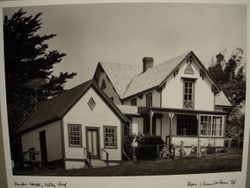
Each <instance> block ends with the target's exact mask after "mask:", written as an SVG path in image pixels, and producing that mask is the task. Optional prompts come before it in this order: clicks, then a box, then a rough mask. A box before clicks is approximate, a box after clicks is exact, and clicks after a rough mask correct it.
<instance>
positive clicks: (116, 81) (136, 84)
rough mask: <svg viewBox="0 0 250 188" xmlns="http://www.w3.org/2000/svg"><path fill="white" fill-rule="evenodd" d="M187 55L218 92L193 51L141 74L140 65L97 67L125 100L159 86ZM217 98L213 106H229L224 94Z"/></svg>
mask: <svg viewBox="0 0 250 188" xmlns="http://www.w3.org/2000/svg"><path fill="white" fill-rule="evenodd" d="M189 55H193V56H194V57H195V58H196V59H197V62H198V64H199V65H200V66H201V67H202V69H203V70H204V72H205V74H206V76H207V78H208V79H209V80H210V82H211V83H212V84H213V85H214V86H215V87H216V88H217V90H219V89H218V87H217V84H216V83H215V82H214V81H213V80H212V79H211V78H210V76H209V73H208V71H207V69H206V68H205V67H204V65H203V64H202V63H201V62H200V60H199V59H198V57H197V56H196V55H195V54H194V52H193V51H189V52H186V53H184V54H182V55H179V56H177V57H174V58H172V59H170V60H168V61H166V62H164V63H161V64H158V65H155V66H154V67H152V68H150V69H148V70H147V71H146V72H145V73H143V72H142V65H140V66H138V65H129V64H127V65H124V64H114V63H99V64H98V66H99V67H100V66H101V67H102V68H103V70H104V71H105V72H106V74H107V77H108V78H109V80H110V81H111V83H112V85H113V87H114V89H115V91H116V92H117V94H118V95H119V97H120V99H126V98H129V97H132V96H134V95H136V94H138V93H141V92H144V91H146V90H149V89H152V88H156V87H159V86H161V85H162V84H163V83H164V81H165V80H166V79H167V78H168V77H169V76H170V75H171V73H173V72H174V71H175V70H176V69H177V68H178V67H179V65H180V64H182V62H183V61H184V60H185V58H186V57H188V56H189ZM97 69H98V68H97ZM95 75H96V73H95ZM220 93H222V92H220ZM217 97H218V98H217ZM217 97H215V98H217V99H215V101H216V103H215V105H221V106H229V104H230V102H229V101H228V99H227V98H226V97H225V95H224V93H222V94H220V95H218V96H217ZM220 99H222V100H220ZM230 105H231V104H230Z"/></svg>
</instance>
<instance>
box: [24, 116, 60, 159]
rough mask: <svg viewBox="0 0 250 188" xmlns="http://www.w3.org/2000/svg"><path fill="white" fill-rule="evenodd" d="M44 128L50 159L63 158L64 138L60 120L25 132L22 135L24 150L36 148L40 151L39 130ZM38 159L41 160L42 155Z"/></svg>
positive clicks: (48, 157)
mask: <svg viewBox="0 0 250 188" xmlns="http://www.w3.org/2000/svg"><path fill="white" fill-rule="evenodd" d="M43 130H45V134H46V148H47V159H48V161H55V160H59V159H62V139H61V127H60V121H55V122H52V123H50V124H48V125H45V126H43V127H41V128H38V129H35V130H33V131H30V132H27V133H24V134H23V135H22V136H21V139H22V150H23V152H25V151H28V150H29V148H34V149H35V151H40V140H39V132H40V131H43ZM36 160H37V161H40V160H41V156H40V155H39V156H36Z"/></svg>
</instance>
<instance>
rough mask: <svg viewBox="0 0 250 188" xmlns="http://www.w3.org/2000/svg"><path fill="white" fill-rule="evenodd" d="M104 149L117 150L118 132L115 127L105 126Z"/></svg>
mask: <svg viewBox="0 0 250 188" xmlns="http://www.w3.org/2000/svg"><path fill="white" fill-rule="evenodd" d="M103 131H104V148H106V149H115V148H117V130H116V127H113V126H104V128H103Z"/></svg>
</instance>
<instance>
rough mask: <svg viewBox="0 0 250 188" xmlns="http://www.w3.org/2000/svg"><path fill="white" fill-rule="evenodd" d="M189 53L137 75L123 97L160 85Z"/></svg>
mask: <svg viewBox="0 0 250 188" xmlns="http://www.w3.org/2000/svg"><path fill="white" fill-rule="evenodd" d="M189 53H190V52H187V53H184V54H182V55H180V56H177V57H175V58H172V59H170V60H168V61H166V62H164V63H161V64H158V65H156V66H154V67H153V68H150V69H148V70H147V71H146V72H145V73H140V74H138V75H136V76H135V77H134V79H133V80H132V81H131V83H130V85H129V87H128V89H127V90H126V92H125V94H124V95H123V97H122V98H127V97H130V96H132V95H135V94H137V93H139V92H141V91H145V90H147V89H150V88H153V87H156V86H159V85H160V84H161V83H162V82H163V81H164V80H165V79H166V77H167V76H168V75H169V74H170V73H171V72H172V71H173V70H174V69H175V68H176V67H177V66H178V65H179V64H180V63H181V62H182V61H183V60H184V59H185V57H186V56H187V55H188V54H189Z"/></svg>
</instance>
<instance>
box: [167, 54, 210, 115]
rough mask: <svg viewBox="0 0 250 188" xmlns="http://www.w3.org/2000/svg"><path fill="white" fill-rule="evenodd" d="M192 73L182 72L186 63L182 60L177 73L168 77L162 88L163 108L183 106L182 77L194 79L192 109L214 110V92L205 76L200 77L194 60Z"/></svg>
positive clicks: (198, 68)
mask: <svg viewBox="0 0 250 188" xmlns="http://www.w3.org/2000/svg"><path fill="white" fill-rule="evenodd" d="M191 66H192V69H193V70H194V74H193V75H190V74H184V71H185V69H186V67H187V63H186V62H185V61H184V62H183V64H182V65H181V66H180V67H179V71H178V74H177V75H176V76H175V77H174V76H173V75H172V76H170V77H169V79H168V80H167V81H166V86H165V88H164V89H163V90H162V107H165V108H181V109H182V108H183V89H184V88H183V78H192V79H195V84H194V85H195V86H194V87H195V90H194V92H195V93H194V110H211V111H213V110H214V94H213V92H212V89H211V88H212V85H211V83H210V81H209V80H208V79H207V78H206V77H205V78H204V80H203V79H202V78H201V77H200V68H201V67H199V66H198V64H197V63H196V60H195V59H194V61H193V62H192V64H191Z"/></svg>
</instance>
